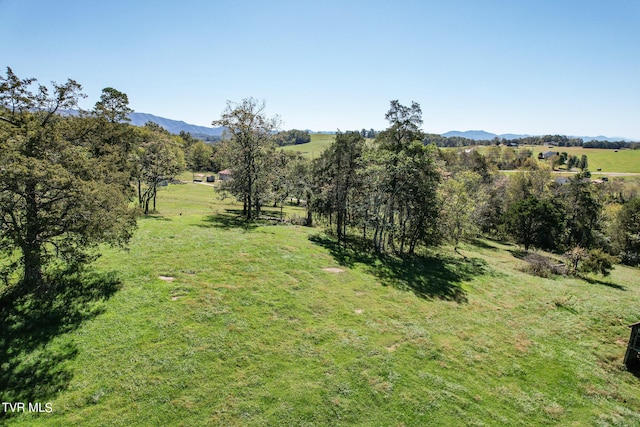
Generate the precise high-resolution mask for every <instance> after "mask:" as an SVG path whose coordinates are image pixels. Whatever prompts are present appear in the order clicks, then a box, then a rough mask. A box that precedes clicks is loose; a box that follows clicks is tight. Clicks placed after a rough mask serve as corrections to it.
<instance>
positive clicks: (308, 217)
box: [298, 191, 313, 227]
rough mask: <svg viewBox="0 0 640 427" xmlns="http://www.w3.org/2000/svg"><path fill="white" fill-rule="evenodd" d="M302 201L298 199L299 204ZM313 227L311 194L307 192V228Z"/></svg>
mask: <svg viewBox="0 0 640 427" xmlns="http://www.w3.org/2000/svg"><path fill="white" fill-rule="evenodd" d="M299 201H300V199H298V202H299ZM312 226H313V217H312V214H311V192H310V191H307V227H312Z"/></svg>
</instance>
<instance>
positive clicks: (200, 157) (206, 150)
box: [187, 141, 213, 172]
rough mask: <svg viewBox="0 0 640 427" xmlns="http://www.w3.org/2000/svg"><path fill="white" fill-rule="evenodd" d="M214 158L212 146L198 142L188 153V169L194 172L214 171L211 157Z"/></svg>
mask: <svg viewBox="0 0 640 427" xmlns="http://www.w3.org/2000/svg"><path fill="white" fill-rule="evenodd" d="M212 156H213V148H212V147H211V145H209V144H206V143H204V142H203V141H196V142H195V143H194V144H193V145H191V147H189V151H188V162H187V165H188V168H189V169H191V170H192V171H194V172H195V171H210V170H212V166H213V165H212V162H211V157H212Z"/></svg>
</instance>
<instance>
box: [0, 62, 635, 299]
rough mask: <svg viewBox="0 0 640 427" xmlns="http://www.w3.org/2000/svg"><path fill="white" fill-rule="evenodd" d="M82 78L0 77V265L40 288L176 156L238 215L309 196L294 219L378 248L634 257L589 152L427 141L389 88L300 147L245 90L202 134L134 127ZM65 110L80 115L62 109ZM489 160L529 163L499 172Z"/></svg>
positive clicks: (416, 114)
mask: <svg viewBox="0 0 640 427" xmlns="http://www.w3.org/2000/svg"><path fill="white" fill-rule="evenodd" d="M81 89H82V88H81V86H80V84H78V83H77V82H75V81H74V80H68V81H67V82H66V83H63V84H56V83H52V85H51V86H45V85H41V84H38V83H37V81H36V80H35V79H21V78H19V77H18V76H16V75H15V74H14V73H13V71H12V70H11V68H7V72H6V75H4V76H0V149H1V150H2V157H1V158H0V251H1V252H2V253H3V258H2V260H1V263H0V278H1V279H2V280H4V282H5V285H6V286H9V285H10V284H15V283H21V284H24V285H27V286H25V288H28V289H31V290H33V289H38V288H39V287H41V286H44V285H45V283H46V282H47V281H46V277H47V275H48V274H49V273H48V271H49V269H50V268H54V267H55V266H56V265H60V264H62V265H65V266H66V267H68V268H80V267H81V266H82V265H84V264H86V263H88V262H90V261H91V260H92V259H94V258H95V256H96V252H95V248H96V247H97V246H98V245H99V244H102V243H108V244H113V245H125V244H126V243H127V241H128V240H129V239H130V237H131V236H132V233H133V231H134V229H135V225H136V216H137V215H138V214H140V213H143V214H148V213H151V212H153V211H155V209H156V202H157V194H158V190H159V188H160V186H162V185H164V184H166V183H169V182H171V181H172V180H173V179H174V178H175V177H176V176H177V175H178V174H179V173H180V172H182V171H184V170H185V169H186V168H189V169H191V170H194V171H195V170H199V171H205V170H209V171H217V170H220V169H223V168H228V169H230V170H231V172H232V175H231V176H232V179H231V180H228V181H225V182H224V185H223V187H222V188H223V190H224V191H227V192H228V193H230V194H231V195H233V196H234V197H236V198H237V199H238V200H239V201H240V202H242V204H243V216H244V217H245V218H246V219H247V220H254V219H257V218H260V217H261V216H262V213H263V207H264V206H267V205H271V206H273V207H280V209H281V212H282V208H283V206H284V204H285V203H287V201H289V202H294V201H295V203H296V204H304V205H305V206H306V216H305V218H300V219H298V220H297V221H299V222H300V223H304V224H306V225H309V226H311V225H313V224H314V223H316V222H319V223H320V224H321V225H324V226H326V227H327V229H328V230H330V231H331V233H333V234H334V235H335V237H336V239H337V240H338V241H339V242H340V243H341V244H346V243H347V242H349V241H353V239H358V240H360V241H361V242H362V243H363V244H364V246H368V247H369V248H370V249H371V250H373V251H377V252H391V253H396V254H401V255H402V254H413V253H415V252H416V251H417V250H418V249H419V248H421V247H428V246H435V245H438V244H440V243H442V242H445V241H449V242H452V243H453V244H454V246H455V247H456V248H457V246H458V244H459V242H461V241H463V240H465V239H467V238H473V237H476V236H479V235H486V236H492V237H496V238H502V239H510V240H512V241H515V242H517V243H519V244H522V245H523V247H524V248H525V250H528V249H529V248H542V249H547V250H551V251H556V252H559V253H569V252H572V251H573V253H574V255H575V254H577V255H575V256H576V257H578V258H579V259H580V260H582V259H583V258H584V259H585V260H586V259H588V256H589V255H588V254H589V251H594V250H599V251H601V252H602V254H601V257H600V258H601V259H604V258H603V257H604V255H606V254H610V255H612V256H613V255H615V256H617V257H619V258H620V260H622V261H623V262H625V263H628V264H638V262H640V257H639V256H638V253H639V246H640V238H639V237H638V235H639V233H640V231H639V230H638V224H639V223H640V221H638V215H639V213H638V209H639V206H640V202H638V201H637V198H638V192H637V191H636V190H635V189H634V188H633V187H632V186H631V187H629V186H628V185H627V186H625V185H623V184H621V183H620V182H616V181H614V182H611V183H606V184H604V185H601V186H595V185H592V184H590V183H589V182H588V181H587V174H588V170H587V168H586V166H587V165H586V159H585V164H584V165H583V166H584V167H583V169H584V174H583V175H582V174H581V175H577V176H576V177H574V178H571V179H569V182H568V184H566V185H560V184H557V183H555V182H554V181H553V179H552V177H551V173H550V170H549V169H548V168H545V166H544V164H540V163H538V162H537V161H536V159H532V158H531V156H530V154H527V153H526V152H521V151H518V152H516V151H513V150H512V149H509V150H511V151H509V150H506V149H505V147H492V149H491V150H489V152H488V154H487V155H486V156H485V155H483V154H481V153H479V152H477V151H475V150H470V151H465V150H461V151H459V152H454V151H449V150H442V149H440V148H439V147H437V146H436V144H434V143H429V144H425V142H424V141H425V140H426V138H427V135H426V134H425V133H424V132H423V131H422V130H421V126H422V123H423V122H422V111H421V108H420V105H419V104H417V103H415V102H414V103H412V104H411V105H409V106H405V105H402V104H400V103H399V102H398V101H392V102H391V104H390V109H389V110H388V112H387V113H386V115H385V118H386V120H387V121H388V123H389V127H388V128H387V129H385V130H383V131H379V132H369V131H366V130H364V129H363V130H361V131H352V132H344V133H340V132H339V133H338V134H337V135H336V139H335V142H334V143H333V144H332V145H331V146H330V147H329V148H328V149H326V150H325V151H324V152H323V153H322V155H321V156H320V157H319V158H317V159H313V160H311V159H307V158H305V157H303V156H302V155H300V154H296V153H289V152H285V151H283V150H277V146H278V138H284V137H287V138H297V137H298V136H302V135H300V134H299V133H298V132H297V131H296V132H288V133H284V134H283V133H278V132H277V129H278V126H279V120H278V118H277V117H274V118H270V117H268V116H267V115H266V113H265V104H264V102H259V101H257V100H255V99H253V98H248V99H244V100H242V101H241V102H239V103H234V102H228V103H227V106H226V109H225V110H224V111H223V113H222V115H221V117H220V118H219V119H218V120H215V121H214V122H213V124H214V125H217V126H224V127H225V129H226V132H225V135H224V136H223V138H222V140H221V141H220V142H218V143H217V144H215V145H209V144H206V143H204V142H203V141H201V140H198V139H196V138H194V137H193V136H191V135H189V134H187V133H181V134H180V135H172V134H170V133H169V132H167V131H166V130H164V129H163V128H161V127H160V126H158V125H155V124H153V123H148V124H147V125H145V126H143V127H134V126H132V125H130V124H129V123H128V122H127V116H128V114H129V113H130V112H131V109H130V108H129V106H128V97H127V95H126V94H124V93H122V92H120V91H118V90H116V89H114V88H105V89H103V91H102V94H101V96H100V99H99V100H98V102H96V104H95V105H94V107H93V108H92V109H91V110H82V109H80V108H78V102H79V100H80V99H82V98H83V97H84V96H85V95H83V94H82V92H81ZM70 109H72V110H76V111H78V114H75V115H69V114H62V112H63V111H66V110H70ZM372 137H373V138H372ZM498 149H499V151H497V150H498ZM568 160H569V159H565V161H568ZM498 162H501V163H502V165H503V166H504V165H510V164H517V165H518V166H525V167H524V169H526V170H524V171H521V172H519V173H517V174H515V175H514V176H513V177H512V178H510V179H507V178H506V177H505V176H504V175H502V174H500V173H499V172H498V167H497V164H498ZM630 188H631V189H630ZM132 202H133V203H132ZM581 251H585V253H586V254H587V255H580V254H581V253H582V252H581ZM603 254H604V255H603ZM578 255H580V256H582V258H580V257H579V256H578ZM585 262H586V261H585Z"/></svg>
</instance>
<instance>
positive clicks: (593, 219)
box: [558, 173, 603, 249]
mask: <svg viewBox="0 0 640 427" xmlns="http://www.w3.org/2000/svg"><path fill="white" fill-rule="evenodd" d="M583 178H584V175H583V173H579V174H577V175H576V176H575V177H572V178H570V179H569V181H568V183H567V184H565V185H562V186H560V187H559V189H558V196H559V197H558V199H559V200H561V201H562V204H563V205H564V208H565V211H566V218H567V225H566V229H565V235H566V237H565V242H564V243H565V245H566V246H567V247H573V246H580V247H583V248H585V249H591V248H593V247H594V246H597V245H599V244H600V243H601V241H602V240H603V238H602V233H601V230H602V203H601V202H600V200H599V199H598V197H597V196H596V194H595V192H594V190H593V185H592V184H591V183H590V182H589V181H586V180H584V179H583Z"/></svg>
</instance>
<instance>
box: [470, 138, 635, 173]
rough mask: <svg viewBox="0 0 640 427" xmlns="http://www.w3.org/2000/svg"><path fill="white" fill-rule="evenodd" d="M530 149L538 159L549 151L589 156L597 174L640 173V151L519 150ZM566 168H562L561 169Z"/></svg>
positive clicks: (537, 147) (534, 146)
mask: <svg viewBox="0 0 640 427" xmlns="http://www.w3.org/2000/svg"><path fill="white" fill-rule="evenodd" d="M523 148H525V149H529V150H531V151H533V157H534V158H537V157H538V154H539V153H545V152H547V151H555V152H567V153H568V154H569V155H570V156H578V157H581V156H582V155H583V154H584V155H586V156H587V160H588V162H589V170H590V171H591V172H594V173H595V172H597V170H598V169H602V171H601V172H602V174H604V175H606V173H607V172H609V173H613V172H619V173H640V150H618V151H616V150H609V149H604V148H582V147H547V146H540V145H532V146H524V145H523V146H521V147H520V148H517V149H516V150H518V149H523ZM477 149H478V150H480V152H481V153H486V152H487V151H488V150H489V147H478V148H477ZM562 168H564V166H562V167H561V169H562Z"/></svg>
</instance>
